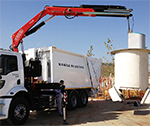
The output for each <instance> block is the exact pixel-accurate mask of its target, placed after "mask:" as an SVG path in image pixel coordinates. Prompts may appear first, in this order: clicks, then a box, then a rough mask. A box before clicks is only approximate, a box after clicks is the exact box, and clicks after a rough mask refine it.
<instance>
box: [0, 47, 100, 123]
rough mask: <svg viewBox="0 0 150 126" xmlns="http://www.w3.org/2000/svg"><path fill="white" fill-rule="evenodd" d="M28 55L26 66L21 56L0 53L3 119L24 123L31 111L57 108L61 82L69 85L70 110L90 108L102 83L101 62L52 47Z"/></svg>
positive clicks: (4, 51)
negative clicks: (56, 96)
mask: <svg viewBox="0 0 150 126" xmlns="http://www.w3.org/2000/svg"><path fill="white" fill-rule="evenodd" d="M25 55H26V62H25V63H23V60H22V54H21V53H17V52H13V51H7V50H2V49H1V50H0V67H1V72H0V73H1V80H0V90H1V93H0V110H1V111H0V118H1V119H7V118H8V117H9V119H10V120H11V121H12V122H13V123H14V124H22V123H24V122H25V121H26V119H27V118H28V116H29V110H42V109H46V108H52V107H55V106H56V104H55V103H56V101H55V100H56V99H55V92H54V89H58V88H60V87H59V81H60V80H64V82H65V91H66V93H67V102H68V104H67V107H68V109H71V110H73V109H76V108H77V107H78V106H79V107H85V106H86V104H87V103H88V97H89V96H91V95H92V93H93V92H94V89H96V88H97V86H98V83H99V76H100V70H101V61H100V60H99V59H96V58H92V57H87V56H84V55H80V54H76V53H72V52H68V51H65V50H61V49H57V48H56V47H52V46H51V47H43V48H38V49H35V48H31V49H28V50H25ZM26 71H30V72H29V73H27V72H26ZM24 77H25V78H24Z"/></svg>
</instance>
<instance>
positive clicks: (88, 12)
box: [11, 5, 132, 52]
mask: <svg viewBox="0 0 150 126" xmlns="http://www.w3.org/2000/svg"><path fill="white" fill-rule="evenodd" d="M131 11H132V9H126V7H125V6H114V5H81V6H80V7H73V6H52V7H50V6H45V7H44V9H43V10H42V11H41V12H40V13H38V14H37V15H36V16H35V17H33V18H32V19H31V20H30V21H28V22H27V23H26V24H25V25H23V26H22V27H21V28H20V29H19V30H17V31H16V32H15V33H14V34H13V35H12V37H11V38H12V45H11V46H12V50H13V51H15V52H18V46H19V44H20V43H23V38H25V37H26V36H28V35H30V34H32V33H34V32H36V31H37V30H38V29H39V28H40V27H42V26H43V25H45V23H46V22H48V21H49V20H50V19H52V18H53V17H55V16H65V17H66V18H67V19H73V18H74V17H78V16H90V17H96V16H109V17H127V19H129V17H131V16H132V14H130V12H131ZM47 14H48V15H52V16H51V17H50V18H49V19H47V20H46V21H42V22H41V23H39V24H38V25H36V26H35V27H33V26H34V25H35V24H36V23H37V22H38V21H39V20H40V19H41V18H43V17H44V16H46V15H47ZM129 30H130V29H129Z"/></svg>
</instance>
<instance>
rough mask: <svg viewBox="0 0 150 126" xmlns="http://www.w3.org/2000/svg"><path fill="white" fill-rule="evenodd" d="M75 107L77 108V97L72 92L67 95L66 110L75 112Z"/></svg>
mask: <svg viewBox="0 0 150 126" xmlns="http://www.w3.org/2000/svg"><path fill="white" fill-rule="evenodd" d="M77 106H78V95H77V93H76V92H75V91H72V92H71V93H70V94H69V100H68V105H67V108H68V110H75V109H76V108H77Z"/></svg>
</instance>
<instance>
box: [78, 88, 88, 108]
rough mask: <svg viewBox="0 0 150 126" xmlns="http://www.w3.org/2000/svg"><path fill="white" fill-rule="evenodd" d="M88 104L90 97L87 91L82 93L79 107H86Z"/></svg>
mask: <svg viewBox="0 0 150 126" xmlns="http://www.w3.org/2000/svg"><path fill="white" fill-rule="evenodd" d="M87 103H88V96H87V93H86V92H85V91H81V93H80V98H79V106H80V107H85V106H86V105H87Z"/></svg>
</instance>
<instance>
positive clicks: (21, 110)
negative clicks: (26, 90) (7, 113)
mask: <svg viewBox="0 0 150 126" xmlns="http://www.w3.org/2000/svg"><path fill="white" fill-rule="evenodd" d="M26 113H27V109H26V107H25V106H24V105H23V104H19V105H17V106H16V108H15V110H14V116H15V118H16V119H17V120H22V119H24V118H25V116H26Z"/></svg>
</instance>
